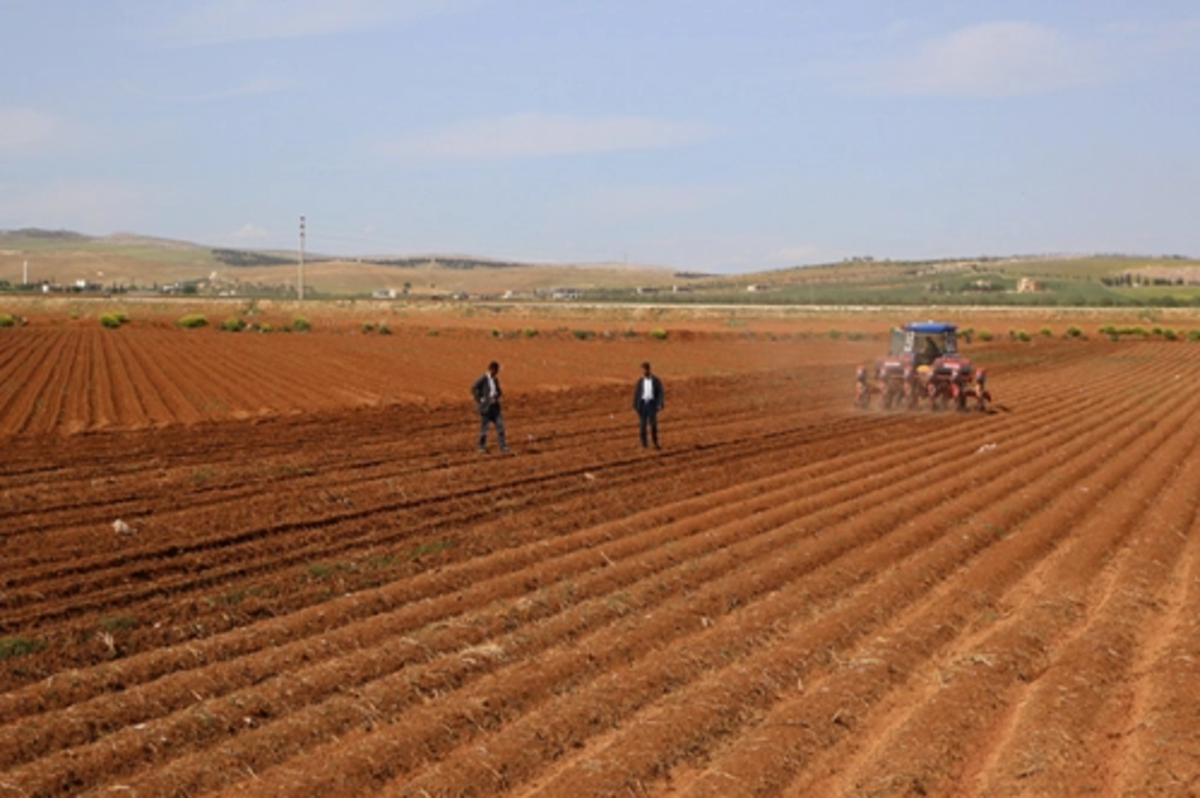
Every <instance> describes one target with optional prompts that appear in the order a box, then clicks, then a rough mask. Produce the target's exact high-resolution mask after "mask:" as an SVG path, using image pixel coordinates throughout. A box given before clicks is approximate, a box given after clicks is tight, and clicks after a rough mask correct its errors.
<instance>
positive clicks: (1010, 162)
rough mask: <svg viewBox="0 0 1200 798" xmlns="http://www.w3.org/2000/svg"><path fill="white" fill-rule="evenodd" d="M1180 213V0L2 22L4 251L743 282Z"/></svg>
mask: <svg viewBox="0 0 1200 798" xmlns="http://www.w3.org/2000/svg"><path fill="white" fill-rule="evenodd" d="M1198 208H1200V1H1198V0H1189V2H1182V1H1179V2H1174V1H1173V0H1141V1H1140V2H1133V1H1121V2H1118V1H1116V0H1056V2H1052V3H1051V2H1044V0H1043V1H1040V2H1001V1H998V0H988V1H986V2H985V1H983V0H978V1H976V0H958V1H955V0H946V1H945V2H934V1H933V0H928V1H925V0H914V1H912V2H880V1H878V0H841V2H820V3H818V2H803V1H802V0H790V1H784V0H742V1H741V2H733V1H732V0H637V1H636V2H635V1H634V0H629V1H628V2H627V1H626V0H602V1H597V2H590V1H589V2H573V1H572V0H555V1H552V0H494V1H493V0H441V1H440V2H436V1H435V0H257V1H254V0H161V1H160V2H153V1H152V0H0V229H12V228H18V227H43V228H54V229H58V228H63V229H72V230H79V231H81V232H86V233H91V234H100V235H103V234H107V233H112V232H117V231H131V232H138V233H144V234H148V235H155V236H162V237H167V238H180V239H186V240H190V241H195V242H198V243H203V244H209V245H213V246H234V247H247V248H295V246H296V241H297V227H298V221H299V217H300V216H301V215H304V216H306V218H307V223H308V240H307V247H308V250H309V251H310V252H329V253H340V254H360V255H361V254H384V253H387V254H416V253H429V252H446V253H469V254H474V255H482V256H492V257H504V258H522V259H530V260H541V261H568V262H595V261H606V260H616V261H620V260H628V261H630V262H638V263H654V264H662V265H667V266H670V267H673V268H676V269H695V270H703V271H744V270H751V269H763V268H776V267H783V266H790V265H796V264H805V263H818V262H828V261H834V260H840V259H841V258H844V257H848V256H854V255H872V256H875V257H892V258H917V257H945V256H959V255H962V256H972V255H980V254H992V255H1005V254H1017V253H1036V252H1128V253H1139V254H1166V253H1182V254H1192V255H1200V215H1198V214H1197V209H1198Z"/></svg>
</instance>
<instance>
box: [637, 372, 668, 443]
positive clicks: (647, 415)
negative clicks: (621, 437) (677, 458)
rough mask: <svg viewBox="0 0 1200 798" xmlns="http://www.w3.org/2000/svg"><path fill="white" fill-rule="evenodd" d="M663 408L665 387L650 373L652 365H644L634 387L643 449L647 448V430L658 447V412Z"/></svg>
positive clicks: (639, 434) (639, 433)
mask: <svg viewBox="0 0 1200 798" xmlns="http://www.w3.org/2000/svg"><path fill="white" fill-rule="evenodd" d="M662 407H663V386H662V381H661V380H659V378H658V377H656V376H654V375H653V374H651V373H650V364H649V363H643V364H642V376H641V378H640V379H638V381H637V382H636V383H635V384H634V386H633V409H634V410H636V411H637V414H638V436H639V437H640V438H641V441H642V448H645V447H646V428H647V427H649V428H650V437H651V439H652V440H653V441H654V448H655V449H660V448H662V447H660V446H659V445H658V411H659V410H662Z"/></svg>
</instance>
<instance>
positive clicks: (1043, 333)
mask: <svg viewBox="0 0 1200 798" xmlns="http://www.w3.org/2000/svg"><path fill="white" fill-rule="evenodd" d="M1038 334H1039V335H1041V336H1042V337H1043V338H1053V337H1054V331H1053V330H1051V329H1050V328H1049V327H1043V328H1042V329H1040V330H1038Z"/></svg>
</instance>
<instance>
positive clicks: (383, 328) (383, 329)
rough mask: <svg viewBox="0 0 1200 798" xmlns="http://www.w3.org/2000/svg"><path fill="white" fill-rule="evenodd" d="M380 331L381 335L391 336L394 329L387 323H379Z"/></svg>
mask: <svg viewBox="0 0 1200 798" xmlns="http://www.w3.org/2000/svg"><path fill="white" fill-rule="evenodd" d="M378 329H379V334H380V335H391V334H392V328H391V327H389V326H388V324H387V322H386V321H381V322H379V328H378Z"/></svg>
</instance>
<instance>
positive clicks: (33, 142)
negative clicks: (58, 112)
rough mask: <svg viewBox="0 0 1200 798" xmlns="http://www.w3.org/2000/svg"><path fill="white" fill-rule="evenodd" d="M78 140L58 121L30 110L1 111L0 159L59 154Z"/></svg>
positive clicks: (65, 125)
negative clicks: (12, 156)
mask: <svg viewBox="0 0 1200 798" xmlns="http://www.w3.org/2000/svg"><path fill="white" fill-rule="evenodd" d="M77 140H78V135H77V133H76V131H74V130H73V129H72V127H71V125H70V124H69V123H68V122H67V120H65V119H63V118H61V117H58V116H54V115H52V114H47V113H44V112H42V111H38V110H35V109H33V108H0V157H4V156H6V155H32V154H37V153H42V152H52V151H58V150H62V149H66V148H69V147H71V146H73V145H74V144H75V143H76V142H77Z"/></svg>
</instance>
